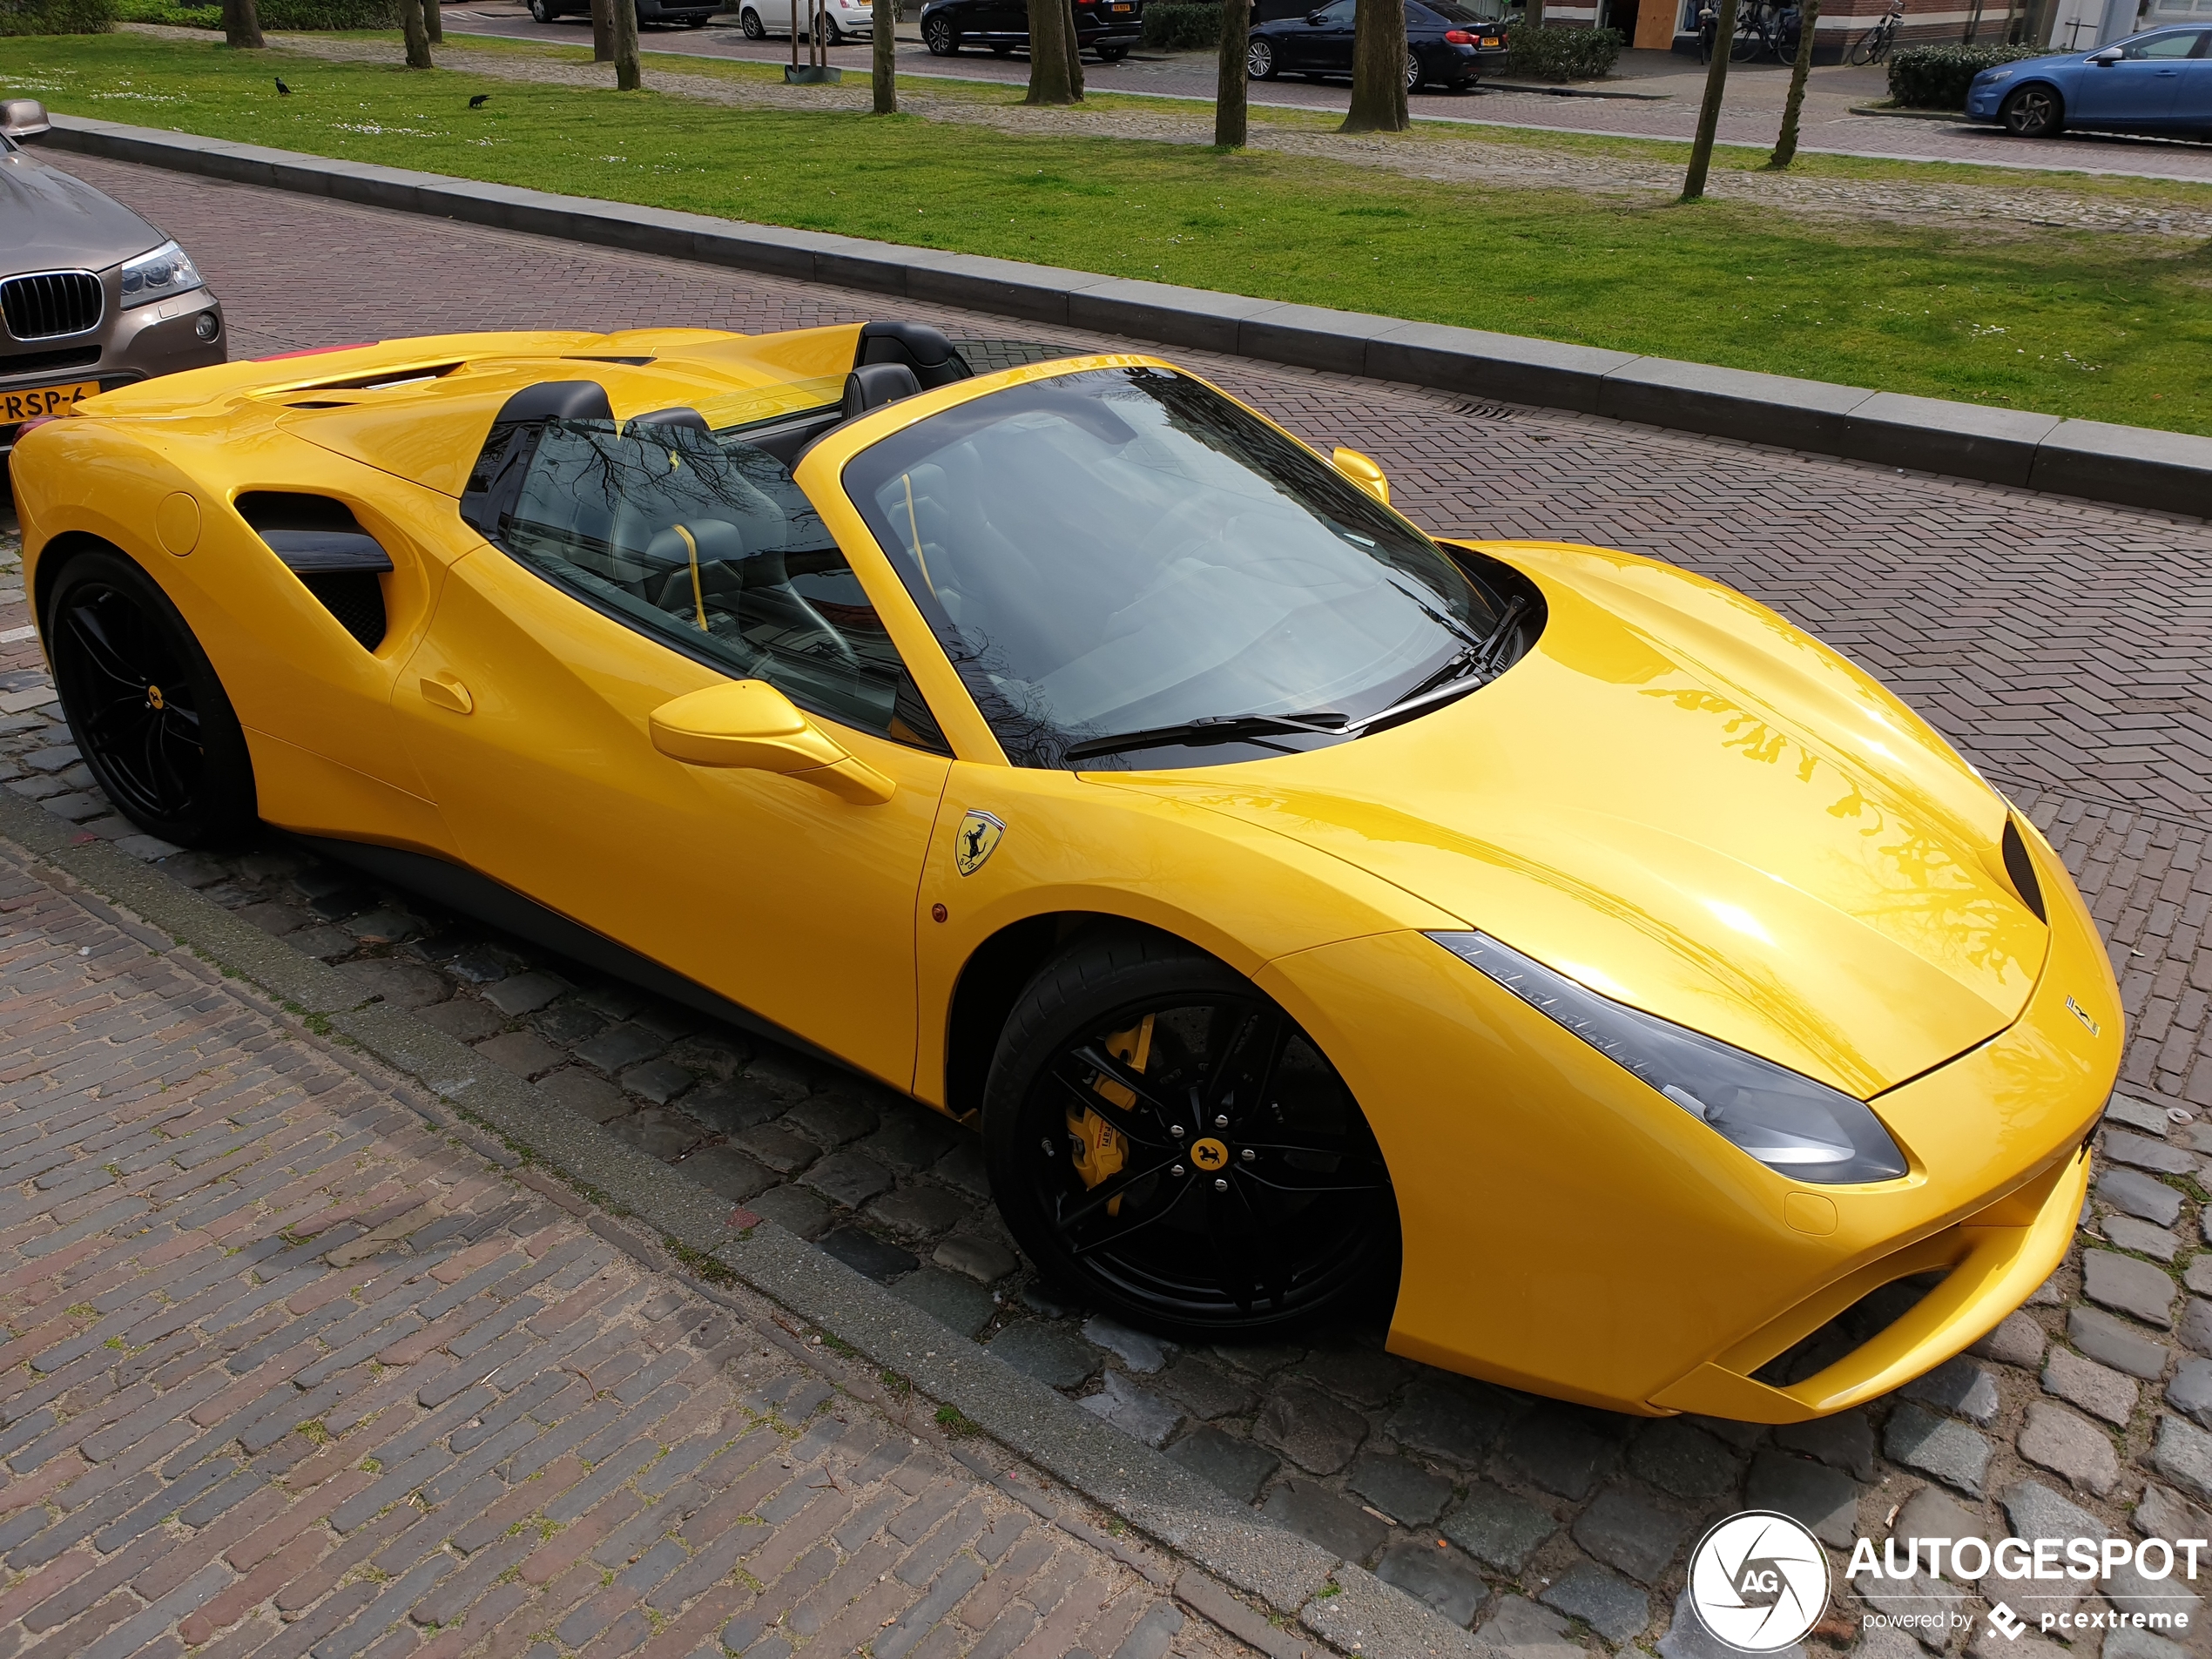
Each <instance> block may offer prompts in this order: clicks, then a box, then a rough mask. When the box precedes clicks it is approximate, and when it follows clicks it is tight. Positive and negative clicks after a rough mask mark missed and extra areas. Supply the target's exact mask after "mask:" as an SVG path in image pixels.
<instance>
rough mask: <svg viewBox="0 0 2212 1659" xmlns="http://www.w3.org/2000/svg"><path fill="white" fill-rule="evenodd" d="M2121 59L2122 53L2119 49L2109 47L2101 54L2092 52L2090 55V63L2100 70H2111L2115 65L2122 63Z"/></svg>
mask: <svg viewBox="0 0 2212 1659" xmlns="http://www.w3.org/2000/svg"><path fill="white" fill-rule="evenodd" d="M2120 59H2121V51H2120V48H2119V47H2117V46H2107V47H2106V48H2105V49H2104V50H2103V51H2101V52H2091V53H2090V54H2089V61H2090V62H2091V63H2093V64H2095V65H2096V66H2097V67H2098V68H2099V69H2110V68H2111V67H2112V66H2113V65H2114V64H2116V63H2118V62H2119V61H2120Z"/></svg>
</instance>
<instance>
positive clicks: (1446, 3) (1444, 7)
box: [1427, 0, 1498, 24]
mask: <svg viewBox="0 0 2212 1659" xmlns="http://www.w3.org/2000/svg"><path fill="white" fill-rule="evenodd" d="M1427 9H1428V10H1430V11H1431V12H1433V13H1434V14H1435V15H1436V16H1437V17H1439V18H1440V19H1441V20H1443V21H1444V22H1446V23H1447V24H1471V23H1481V22H1483V21H1484V18H1483V16H1482V14H1481V13H1480V12H1476V11H1471V10H1468V9H1467V7H1465V6H1462V5H1455V4H1453V0H1433V3H1432V4H1431V5H1430V6H1429V7H1428V8H1427ZM1497 15H1498V14H1497V13H1495V12H1493V13H1491V14H1490V16H1491V17H1496V16H1497Z"/></svg>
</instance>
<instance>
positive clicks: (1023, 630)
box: [845, 368, 1510, 769]
mask: <svg viewBox="0 0 2212 1659" xmlns="http://www.w3.org/2000/svg"><path fill="white" fill-rule="evenodd" d="M845 484H846V490H847V492H848V493H849V494H850V496H852V498H853V501H854V502H855V503H856V504H857V505H859V507H860V510H861V511H862V513H863V514H864V515H865V516H867V519H868V522H869V526H870V528H871V529H873V531H874V532H875V536H876V539H877V540H878V542H879V543H880V544H881V545H882V546H883V548H884V549H885V550H886V551H887V553H889V554H890V555H891V556H892V562H893V563H894V565H895V566H896V567H897V568H898V570H899V573H900V577H901V579H902V580H904V581H905V583H906V584H907V589H908V590H909V591H910V592H911V593H912V594H913V595H914V599H915V602H916V603H917V604H919V605H920V606H921V610H922V611H923V612H924V614H925V615H926V616H927V617H928V618H929V620H930V622H931V624H932V625H933V626H934V628H935V629H936V631H937V634H938V637H939V638H940V639H941V641H942V642H943V644H944V647H945V649H946V651H947V652H948V654H949V655H950V656H951V658H953V661H954V664H956V665H957V666H958V667H959V669H960V671H961V676H962V678H963V679H964V680H965V681H966V683H967V685H968V689H969V691H970V692H971V693H972V694H973V695H974V698H975V699H976V702H977V704H978V705H979V706H980V707H981V710H982V711H983V713H984V715H985V718H988V720H989V721H990V723H991V725H992V728H993V730H994V731H995V732H996V734H997V736H998V738H999V741H1000V743H1001V745H1002V746H1003V747H1004V748H1005V750H1006V752H1007V753H1008V756H1009V757H1010V758H1011V759H1013V760H1014V761H1015V764H1016V765H1030V766H1046V767H1050V766H1081V767H1082V768H1084V769H1093V768H1105V767H1134V766H1157V765H1205V764H1211V763H1215V762H1219V761H1223V760H1233V759H1250V758H1251V757H1252V756H1254V755H1255V754H1264V753H1268V752H1287V751H1292V750H1297V749H1301V748H1309V747H1312V746H1314V745H1318V744H1324V743H1330V742H1337V741H1343V740H1345V734H1344V733H1341V732H1339V731H1338V730H1336V728H1339V727H1347V726H1357V725H1359V722H1360V721H1361V720H1363V719H1364V718H1368V717H1371V716H1372V715H1374V714H1376V713H1377V712H1379V711H1383V710H1386V709H1389V708H1392V707H1393V705H1396V704H1398V703H1399V702H1400V701H1402V700H1404V699H1406V698H1408V697H1411V696H1413V695H1415V694H1416V693H1420V694H1426V693H1427V692H1428V691H1431V690H1432V689H1433V688H1436V687H1440V686H1448V685H1450V684H1451V683H1452V682H1453V680H1454V679H1455V678H1467V680H1468V681H1469V683H1470V685H1479V684H1480V683H1481V678H1480V676H1481V671H1483V670H1484V669H1485V668H1487V667H1489V666H1492V665H1494V664H1490V663H1489V662H1487V660H1486V659H1485V658H1484V657H1483V654H1482V653H1483V650H1484V646H1485V644H1486V642H1490V643H1493V644H1494V642H1496V641H1497V640H1498V638H1499V637H1500V634H1501V629H1500V622H1501V617H1507V600H1506V598H1505V597H1504V596H1503V595H1502V594H1501V593H1497V592H1492V591H1489V590H1486V588H1484V587H1483V586H1480V585H1478V583H1477V582H1476V581H1475V580H1474V579H1472V578H1471V577H1470V576H1469V575H1468V573H1467V571H1465V570H1462V569H1461V568H1460V565H1458V564H1456V563H1453V561H1452V560H1451V559H1448V558H1447V557H1446V556H1444V554H1443V553H1442V551H1441V550H1440V549H1438V548H1437V546H1436V545H1435V544H1434V543H1432V542H1431V541H1430V540H1429V539H1428V538H1427V537H1426V536H1423V535H1422V534H1421V533H1420V531H1419V530H1417V529H1414V528H1413V526H1412V525H1411V524H1409V523H1406V520H1404V519H1403V518H1401V517H1399V516H1398V515H1397V514H1396V513H1394V512H1393V511H1391V510H1390V509H1388V508H1386V507H1385V506H1383V505H1382V504H1381V503H1380V502H1377V501H1376V500H1375V499H1374V498H1373V497H1372V496H1368V495H1367V494H1366V492H1365V491H1363V490H1361V489H1358V488H1357V487H1356V486H1354V485H1353V484H1352V483H1351V482H1350V481H1348V480H1347V479H1345V477H1344V476H1343V475H1341V474H1339V472H1338V471H1337V470H1336V469H1334V468H1333V467H1331V466H1329V465H1327V464H1326V463H1325V462H1322V461H1320V460H1319V459H1318V457H1316V456H1315V455H1312V454H1311V453H1310V452H1309V451H1307V450H1305V449H1304V448H1301V447H1300V446H1298V444H1296V443H1293V442H1291V441H1290V440H1289V439H1287V438H1286V437H1285V436H1284V435H1282V434H1281V433H1279V432H1278V431H1276V430H1275V429H1274V428H1271V427H1270V426H1269V425H1267V424H1266V422H1264V421H1260V420H1258V418H1256V417H1255V416H1253V415H1251V413H1250V412H1248V411H1247V410H1245V409H1244V408H1242V407H1240V406H1239V405H1238V404H1236V403H1234V402H1232V401H1230V400H1229V399H1227V398H1224V397H1223V396H1222V395H1220V394H1218V393H1217V392H1215V391H1213V390H1211V388H1208V387H1206V386H1204V384H1202V383H1201V382H1199V381H1196V380H1193V379H1191V378H1190V377H1189V376H1187V375H1184V374H1177V373H1175V372H1173V371H1172V370H1169V369H1164V368H1113V369H1098V370H1089V371H1086V372H1083V373H1080V374H1069V375H1064V376H1061V377H1059V378H1056V379H1052V380H1047V381H1035V382H1031V383H1029V384H1027V385H1022V386H1015V387H1009V388H1006V389H1004V390H1001V391H998V392H995V393H991V394H989V395H986V396H984V397H981V398H978V399H975V400H974V401H971V402H968V403H965V404H962V405H961V406H959V407H957V408H952V409H948V410H947V411H945V412H944V413H942V414H941V415H933V416H931V417H930V418H929V419H927V420H926V421H921V422H919V423H917V424H916V425H914V426H913V427H910V428H907V430H906V431H904V432H901V433H898V434H896V435H894V436H892V437H890V438H887V439H886V440H884V441H883V442H881V443H879V444H877V445H875V446H874V447H873V448H870V449H868V450H866V451H864V452H863V453H862V454H861V455H859V456H857V457H856V458H855V459H854V460H853V462H851V463H850V464H849V465H848V466H847V467H846V472H845ZM1507 619H1508V620H1510V618H1509V617H1507ZM1193 722H1197V723H1199V725H1197V726H1196V727H1193V725H1192V724H1191V723H1193ZM1132 734H1134V735H1135V736H1136V738H1140V739H1141V740H1140V741H1132V742H1131V743H1130V745H1127V746H1124V747H1123V748H1120V749H1119V750H1113V749H1112V748H1111V745H1110V744H1109V743H1108V742H1107V740H1110V739H1116V738H1128V737H1131V736H1132ZM1071 750H1073V751H1076V752H1075V753H1073V754H1071V753H1070V751H1071Z"/></svg>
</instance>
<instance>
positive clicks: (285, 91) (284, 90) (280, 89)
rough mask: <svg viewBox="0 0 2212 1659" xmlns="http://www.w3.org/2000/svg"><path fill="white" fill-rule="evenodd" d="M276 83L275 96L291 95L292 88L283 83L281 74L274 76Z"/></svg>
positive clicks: (286, 96)
mask: <svg viewBox="0 0 2212 1659" xmlns="http://www.w3.org/2000/svg"><path fill="white" fill-rule="evenodd" d="M276 84H277V96H278V97H279V98H290V97H291V96H292V89H291V88H290V87H288V86H287V85H286V84H284V77H283V76H281V75H280V76H278V77H277V78H276Z"/></svg>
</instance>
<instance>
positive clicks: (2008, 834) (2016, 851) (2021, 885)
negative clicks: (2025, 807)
mask: <svg viewBox="0 0 2212 1659" xmlns="http://www.w3.org/2000/svg"><path fill="white" fill-rule="evenodd" d="M2004 851H2005V873H2006V875H2008V876H2010V877H2012V878H2013V892H2015V893H2017V894H2020V902H2021V903H2022V904H2024V905H2026V906H2027V907H2028V908H2029V909H2030V910H2033V912H2034V913H2035V920H2036V921H2040V922H2044V923H2048V922H2049V921H2050V920H2051V919H2050V918H2049V917H2048V916H2047V915H2045V914H2043V884H2042V883H2041V882H2040V881H2039V880H2036V879H2035V860H2033V859H2032V858H2030V857H2028V855H2027V838H2026V837H2024V836H2022V835H2021V833H2020V826H2019V825H2018V824H2016V823H2014V822H2013V818H2012V815H2011V814H2010V813H2006V817H2005V839H2004Z"/></svg>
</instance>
